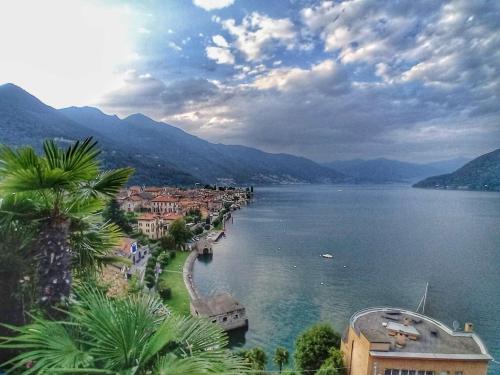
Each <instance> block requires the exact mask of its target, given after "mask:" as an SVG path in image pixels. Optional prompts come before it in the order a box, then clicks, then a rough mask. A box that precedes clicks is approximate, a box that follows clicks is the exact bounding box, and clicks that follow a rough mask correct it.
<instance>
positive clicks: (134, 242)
mask: <svg viewBox="0 0 500 375" xmlns="http://www.w3.org/2000/svg"><path fill="white" fill-rule="evenodd" d="M252 195H253V187H246V188H235V187H224V186H210V185H206V186H204V187H196V188H193V189H185V188H175V187H168V186H164V187H155V186H130V187H128V188H126V189H123V190H121V191H120V192H119V193H118V194H117V196H116V199H115V200H114V201H113V202H111V204H112V205H115V206H117V207H115V210H116V209H118V210H119V212H116V211H115V215H118V216H120V217H121V220H120V219H119V220H118V221H122V222H127V227H128V228H127V227H126V228H123V229H126V232H128V234H129V235H128V236H126V237H124V238H122V239H121V241H120V245H119V246H118V247H117V248H115V249H114V250H113V253H114V255H115V256H117V257H118V261H117V262H116V263H114V264H111V265H108V266H107V267H106V268H105V269H104V270H103V273H102V277H103V280H104V282H106V283H107V284H108V286H109V289H108V294H109V295H112V296H120V295H126V294H127V293H128V292H129V291H130V290H131V289H134V288H135V289H137V288H139V289H141V288H142V289H144V290H146V291H147V292H158V294H159V295H160V296H161V297H162V299H163V300H164V302H165V303H167V304H168V306H169V309H171V310H172V311H173V312H175V313H179V314H188V313H190V314H191V315H193V316H196V317H203V318H207V319H209V320H211V321H212V322H213V323H218V324H219V325H220V326H221V327H222V328H224V329H226V330H230V329H235V328H245V327H247V326H248V320H247V318H246V314H245V308H244V306H242V305H241V304H240V303H239V302H238V301H236V300H235V299H234V297H232V296H231V295H230V294H228V293H217V294H216V295H214V296H203V295H201V293H200V292H199V291H198V289H197V288H196V286H195V284H194V281H193V267H194V262H195V260H196V259H197V258H198V257H207V256H208V257H211V256H212V254H213V250H212V245H213V244H214V243H215V242H217V241H219V240H220V239H221V238H222V237H223V236H224V235H225V234H224V227H225V222H226V221H227V220H229V219H231V213H232V212H233V211H235V210H238V209H240V208H241V207H243V206H246V205H247V204H248V202H249V201H250V199H251V197H252ZM110 219H112V220H115V221H117V218H116V217H110ZM121 258H122V259H124V260H125V261H120V259H121ZM176 258H177V259H176ZM180 262H184V264H182V269H181V267H180ZM181 271H182V281H183V282H184V286H182V284H181V283H179V282H178V281H179V280H178V279H179V277H180V275H179V273H180V272H181ZM176 273H177V274H176ZM131 284H132V285H131ZM172 301H173V302H174V303H171V302H172ZM188 305H189V310H188V309H187V308H186V307H187V306H188Z"/></svg>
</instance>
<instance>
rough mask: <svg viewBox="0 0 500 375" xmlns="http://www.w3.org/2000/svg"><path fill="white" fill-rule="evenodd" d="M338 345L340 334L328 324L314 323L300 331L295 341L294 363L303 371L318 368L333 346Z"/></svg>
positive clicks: (336, 346)
mask: <svg viewBox="0 0 500 375" xmlns="http://www.w3.org/2000/svg"><path fill="white" fill-rule="evenodd" d="M339 347H340V335H339V334H338V333H337V332H335V331H334V329H333V328H332V327H331V326H330V325H329V324H316V325H314V326H312V327H311V328H309V329H307V330H306V331H304V332H302V333H301V334H300V335H299V337H298V338H297V341H296V342H295V355H294V356H295V363H296V364H297V366H298V367H299V368H300V369H301V370H303V371H313V370H317V369H319V368H320V367H321V366H322V365H323V363H324V362H325V361H326V359H327V358H329V357H330V354H331V350H332V349H333V348H339Z"/></svg>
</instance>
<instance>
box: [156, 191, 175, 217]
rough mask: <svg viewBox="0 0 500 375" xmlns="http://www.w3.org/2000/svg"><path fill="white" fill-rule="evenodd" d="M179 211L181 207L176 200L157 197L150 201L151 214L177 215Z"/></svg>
mask: <svg viewBox="0 0 500 375" xmlns="http://www.w3.org/2000/svg"><path fill="white" fill-rule="evenodd" d="M180 211H181V207H180V204H179V199H177V198H174V197H171V196H168V195H159V196H157V197H156V198H154V199H153V200H152V201H151V212H154V213H157V214H164V213H179V212H180Z"/></svg>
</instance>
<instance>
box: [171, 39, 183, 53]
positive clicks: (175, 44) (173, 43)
mask: <svg viewBox="0 0 500 375" xmlns="http://www.w3.org/2000/svg"><path fill="white" fill-rule="evenodd" d="M167 45H168V47H169V48H172V49H173V50H176V51H182V47H181V46H179V45H178V44H177V43H175V42H172V41H170V42H168V44H167Z"/></svg>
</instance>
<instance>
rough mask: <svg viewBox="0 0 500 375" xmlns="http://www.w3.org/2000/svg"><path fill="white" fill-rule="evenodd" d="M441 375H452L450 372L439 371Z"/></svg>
mask: <svg viewBox="0 0 500 375" xmlns="http://www.w3.org/2000/svg"><path fill="white" fill-rule="evenodd" d="M439 375H450V372H449V371H439Z"/></svg>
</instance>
